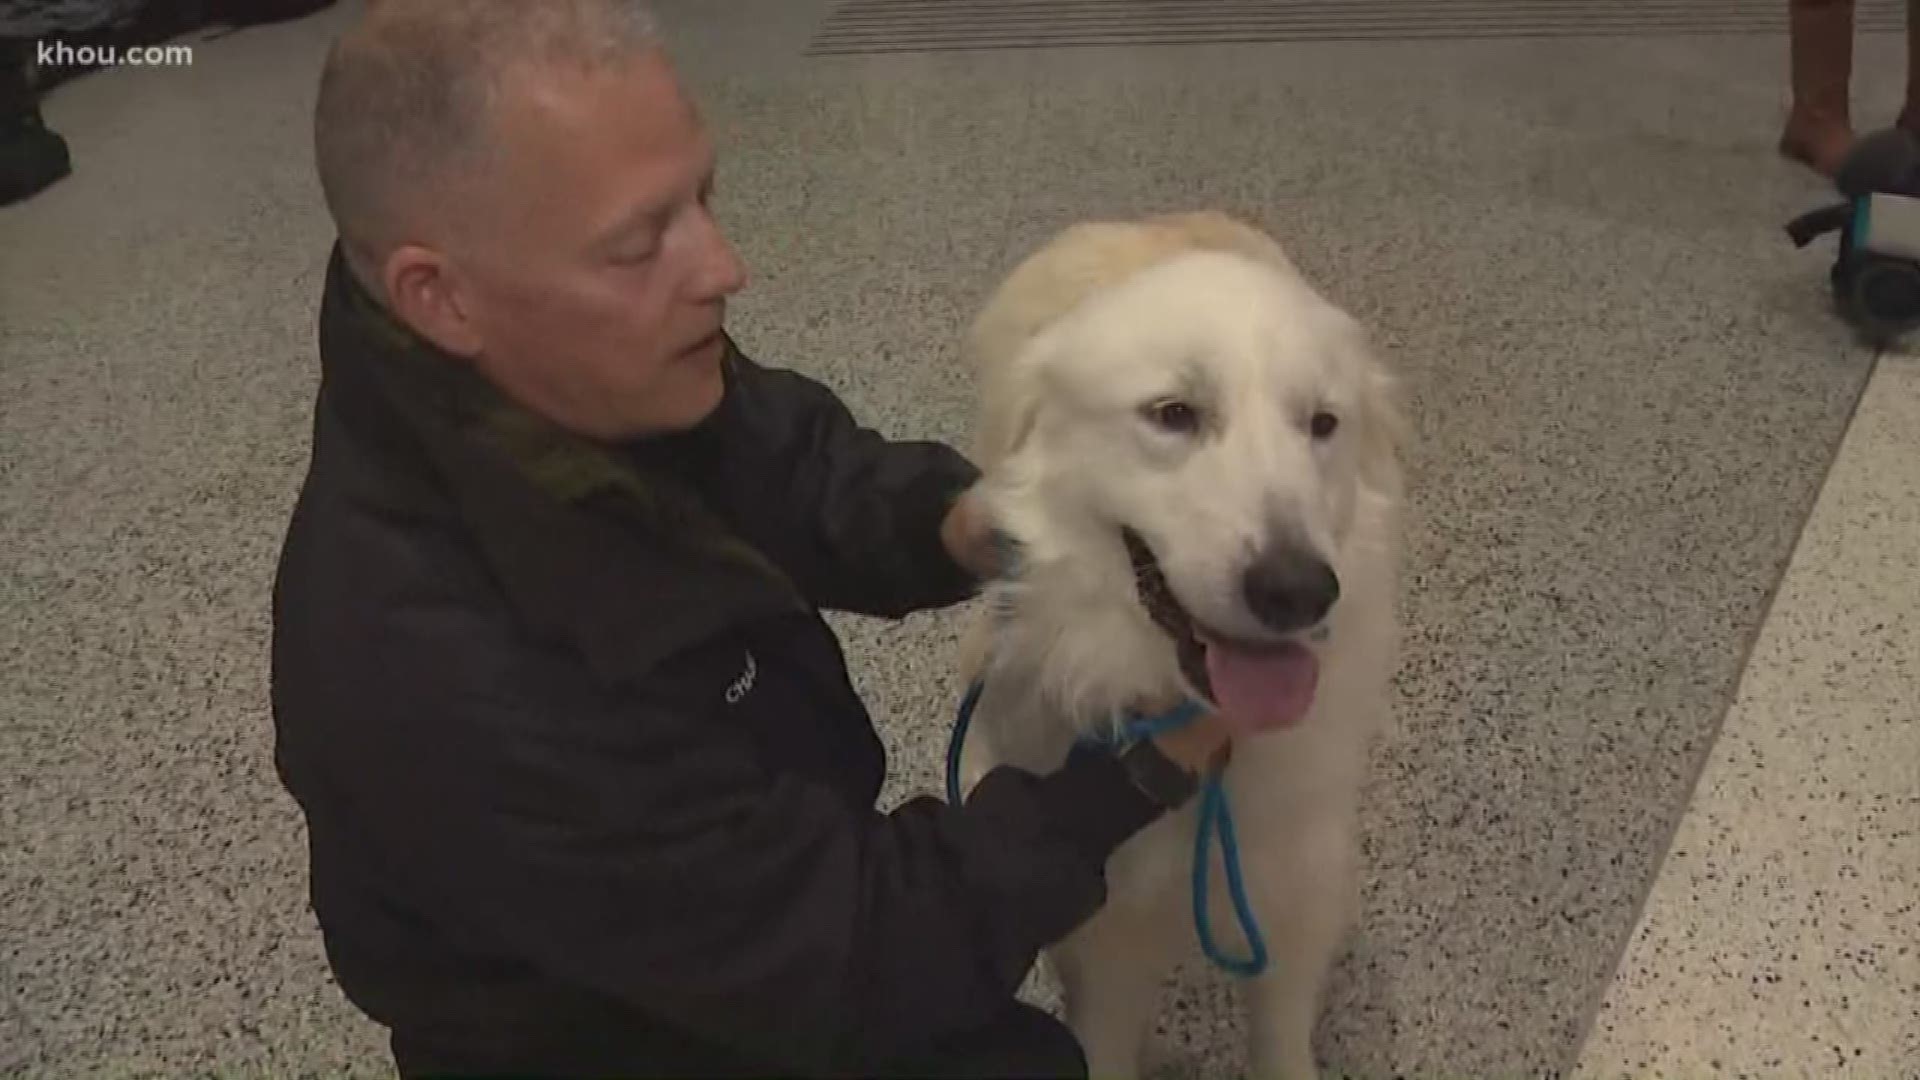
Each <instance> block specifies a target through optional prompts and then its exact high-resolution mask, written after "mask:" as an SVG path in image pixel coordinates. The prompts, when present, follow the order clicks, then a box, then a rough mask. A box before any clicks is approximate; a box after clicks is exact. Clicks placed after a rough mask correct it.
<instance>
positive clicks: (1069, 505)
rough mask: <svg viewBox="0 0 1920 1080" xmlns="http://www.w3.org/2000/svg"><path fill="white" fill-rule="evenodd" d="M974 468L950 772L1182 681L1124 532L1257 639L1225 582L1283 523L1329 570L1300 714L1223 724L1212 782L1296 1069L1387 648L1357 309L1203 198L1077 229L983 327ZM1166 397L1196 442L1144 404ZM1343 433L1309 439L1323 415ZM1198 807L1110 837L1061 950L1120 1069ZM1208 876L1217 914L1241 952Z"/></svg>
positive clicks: (1345, 864)
mask: <svg viewBox="0 0 1920 1080" xmlns="http://www.w3.org/2000/svg"><path fill="white" fill-rule="evenodd" d="M967 352H968V354H969V357H970V361H971V363H972V364H973V365H974V367H975V373H976V376H977V378H978V380H979V385H980V387H981V396H982V411H981V415H980V417H979V439H978V445H977V446H976V448H975V455H976V460H977V461H978V462H979V463H980V464H981V466H982V467H983V469H984V471H985V474H986V475H985V478H984V480H983V482H982V485H981V487H980V489H979V490H980V492H981V493H982V495H983V496H984V498H985V500H986V504H987V506H988V508H989V512H990V514H991V515H992V516H993V518H994V519H995V520H996V521H997V522H998V523H999V525H1000V526H1001V527H1002V529H1003V530H1004V531H1005V532H1006V533H1007V534H1008V535H1009V536H1010V537H1011V538H1012V539H1013V540H1014V541H1015V542H1016V543H1017V545H1018V550H1019V564H1018V568H1017V572H1016V573H1015V574H1014V575H1013V576H1012V577H1010V578H1009V579H1008V580H1006V581H1003V582H1001V583H999V584H997V585H996V586H995V587H994V589H993V590H992V594H991V596H990V600H991V603H990V605H989V612H988V614H987V616H986V617H985V618H983V620H982V622H981V623H980V625H978V626H977V627H976V628H975V632H974V633H973V634H972V635H971V637H970V644H969V647H968V650H967V652H968V657H967V660H966V664H967V666H968V668H969V671H968V675H969V676H970V677H971V676H974V675H979V676H981V677H984V679H985V680H986V687H985V691H984V693H983V695H982V697H981V700H980V703H979V707H978V711H977V713H976V717H977V719H976V723H975V724H974V729H973V734H972V737H971V738H970V740H969V743H968V747H967V751H966V755H965V758H964V759H963V760H964V775H965V777H966V783H967V785H968V786H971V784H972V782H973V781H974V780H976V779H977V778H978V777H979V776H980V775H981V774H983V773H984V772H985V771H986V770H987V769H988V768H990V767H992V766H993V765H994V764H997V763H1002V762H1006V763H1012V764H1016V765H1020V766H1023V767H1026V768H1029V769H1033V770H1035V771H1042V772H1044V771H1049V770H1051V769H1054V768H1057V767H1058V766H1059V764H1060V763H1061V761H1062V760H1063V759H1064V757H1065V755H1066V752H1067V750H1068V747H1069V744H1070V742H1071V741H1072V739H1073V738H1074V737H1075V735H1076V734H1079V733H1084V732H1088V731H1092V730H1095V729H1097V728H1099V727H1100V726H1101V725H1103V724H1107V723H1110V722H1111V718H1112V717H1113V716H1114V715H1115V714H1116V712H1117V711H1119V710H1123V709H1127V708H1140V707H1142V706H1143V705H1149V704H1152V703H1162V704H1164V703H1167V702H1169V701H1172V700H1177V699H1178V698H1179V697H1180V696H1181V695H1182V694H1183V693H1187V692H1189V690H1190V689H1191V688H1190V686H1189V684H1188V682H1187V681H1186V680H1184V679H1183V677H1182V675H1181V671H1180V668H1179V666H1178V664H1177V663H1176V662H1175V657H1174V649H1173V646H1172V643H1171V640H1170V638H1169V637H1168V636H1167V634H1166V633H1165V632H1163V630H1162V629H1161V628H1160V627H1159V626H1157V625H1156V624H1155V623H1154V622H1153V621H1152V620H1151V619H1150V618H1149V617H1148V616H1147V614H1146V613H1145V611H1144V610H1143V608H1142V606H1141V603H1140V601H1139V599H1138V598H1137V596H1136V589H1135V577H1134V572H1133V568H1132V566H1131V564H1130V562H1129V559H1128V553H1127V550H1126V548H1125V545H1124V543H1123V541H1122V539H1121V534H1120V528H1121V527H1129V528H1131V529H1133V530H1134V531H1135V532H1136V533H1138V534H1139V535H1140V536H1141V537H1142V538H1144V539H1145V540H1146V541H1147V543H1148V544H1149V545H1150V546H1151V547H1152V549H1153V550H1154V552H1155V554H1156V555H1157V557H1158V559H1159V562H1160V564H1161V567H1162V569H1163V570H1164V573H1165V576H1166V578H1167V580H1168V582H1169V583H1170V584H1171V586H1172V589H1173V591H1174V593H1175V595H1176V596H1177V597H1178V599H1179V601H1180V603H1181V605H1182V606H1183V607H1184V608H1186V610H1187V611H1188V612H1189V613H1191V614H1192V615H1193V616H1194V617H1195V618H1196V619H1198V620H1201V621H1203V622H1204V623H1205V624H1206V625H1208V626H1210V627H1213V628H1216V629H1218V630H1220V631H1223V632H1227V633H1232V634H1235V635H1244V636H1247V637H1249V638H1255V639H1257V638H1259V637H1260V635H1261V634H1262V633H1263V631H1262V629H1261V628H1260V627H1259V625H1258V623H1257V622H1255V621H1254V620H1253V618H1252V615H1251V614H1250V612H1249V611H1248V610H1247V607H1246V604H1245V602H1244V601H1243V600H1242V599H1240V590H1239V582H1240V580H1241V577H1240V575H1241V573H1242V571H1243V570H1244V568H1245V567H1246V565H1247V561H1248V559H1249V557H1250V555H1251V554H1252V553H1253V552H1254V551H1255V550H1256V549H1257V548H1258V547H1259V546H1260V545H1262V544H1263V543H1267V542H1269V541H1270V540H1271V539H1272V537H1273V535H1274V534H1275V533H1276V532H1280V533H1284V534H1286V535H1287V536H1289V537H1292V538H1294V541H1293V542H1296V543H1298V542H1304V543H1306V544H1308V545H1309V546H1310V547H1311V548H1312V549H1313V550H1315V551H1316V552H1317V553H1318V554H1319V555H1320V556H1321V557H1322V558H1324V559H1325V561H1327V562H1328V563H1329V564H1330V565H1331V566H1332V567H1333V568H1334V570H1335V571H1336V573H1337V574H1338V576H1339V578H1340V583H1341V595H1340V599H1339V601H1338V602H1337V604H1336V605H1335V607H1334V608H1333V610H1332V612H1331V614H1330V616H1329V619H1328V621H1327V623H1326V628H1327V629H1329V630H1330V635H1329V636H1328V637H1327V638H1326V640H1325V641H1324V643H1322V644H1320V645H1317V646H1315V648H1316V651H1317V652H1318V654H1319V657H1320V679H1319V686H1318V692H1317V695H1316V698H1315V702H1314V705H1313V707H1312V710H1311V712H1310V713H1309V714H1308V716H1307V718H1306V720H1305V721H1304V722H1303V723H1301V724H1300V725H1299V726H1297V727H1294V728H1290V729H1285V730H1280V731H1276V732H1271V733H1268V734H1264V735H1261V736H1258V737H1256V738H1251V739H1242V740H1240V741H1238V742H1237V743H1236V745H1235V747H1234V749H1233V756H1232V761H1231V764H1230V765H1229V767H1228V770H1227V774H1226V783H1227V790H1228V797H1229V799H1230V804H1231V807H1232V810H1233V813H1234V816H1235V825H1236V829H1237V832H1238V834H1239V840H1240V845H1241V857H1242V861H1243V865H1244V867H1245V871H1246V875H1247V879H1248V885H1249V889H1250V891H1251V893H1252V898H1253V902H1254V906H1255V910H1256V911H1257V912H1258V921H1259V925H1260V927H1261V930H1262V933H1263V934H1264V936H1265V937H1266V939H1267V943H1268V947H1269V950H1270V955H1271V960H1270V963H1269V967H1268V972H1267V974H1265V975H1263V976H1261V977H1258V978H1256V979H1253V980H1249V982H1248V983H1247V985H1246V986H1245V1000H1246V1005H1247V1009H1248V1017H1249V1023H1250V1033H1251V1044H1250V1046H1249V1053H1250V1060H1251V1063H1252V1066H1253V1070H1254V1073H1255V1075H1258V1076H1261V1077H1306V1076H1311V1075H1314V1073H1313V1070H1314V1057H1313V1051H1312V1047H1311V1034H1312V1030H1313V1027H1314V1024H1315V1020H1316V1017H1317V1014H1318V1012H1319V1002H1320V998H1321V991H1322V986H1323V983H1324V980H1325V976H1326V972H1327V969H1328V967H1329V966H1330V964H1331V962H1332V961H1333V959H1334V958H1335V955H1336V953H1337V951H1338V948H1339V943H1340V940H1341V938H1342V937H1343V936H1344V933H1345V930H1346V928H1347V925H1348V921H1349V918H1350V913H1351V910H1352V907H1353V897H1354V880H1355V864H1356V861H1357V841H1356V831H1355V816H1356V803H1357V801H1358V795H1359V791H1360V787H1361V784H1362V780H1363V775H1364V769H1365V761H1366V756H1367V745H1368V743H1369V742H1370V739H1371V736H1372V735H1373V734H1374V733H1375V732H1377V731H1378V730H1379V729H1380V727H1381V725H1382V723H1383V722H1384V721H1385V719H1386V718H1387V715H1388V712H1389V683H1390V679H1391V675H1392V670H1393V667H1394V663H1395V652H1396V648H1397V632H1396V626H1395V615H1394V609H1395V594H1396V584H1395V582H1396V576H1397V566H1396V563H1397V560H1398V546H1399V544H1398V533H1399V507H1400V502H1401V473H1400V466H1399V462H1398V458H1399V450H1400V441H1401V438H1402V426H1401V423H1400V420H1399V412H1398V408H1397V405H1396V396H1397V395H1396V384H1395V381H1394V379H1393V378H1392V376H1391V375H1390V374H1389V373H1388V371H1387V370H1386V369H1385V368H1384V366H1383V365H1382V363H1381V362H1380V360H1379V359H1378V358H1377V357H1376V356H1375V354H1374V352H1373V350H1372V348H1371V347H1370V345H1369V343H1368V340H1367V337H1366V335H1365V334H1364V332H1363V331H1362V330H1361V328H1360V327H1359V326H1358V324H1357V323H1356V322H1355V320H1353V319H1352V318H1350V317H1349V316H1348V315H1347V314H1346V313H1344V312H1343V311H1341V310H1340V309H1339V308H1337V307H1336V306H1335V305H1333V304H1332V303H1330V302H1328V301H1327V300H1325V299H1323V298H1322V297H1321V296H1320V295H1319V294H1318V293H1316V292H1315V291H1314V289H1313V288H1312V287H1311V286H1310V285H1309V284H1308V283H1307V282H1306V281H1305V280H1304V278H1303V277H1302V276H1301V275H1300V274H1299V273H1298V272H1297V271H1296V269H1295V268H1294V267H1293V265H1292V264H1291V262H1290V261H1289V260H1288V259H1287V257H1286V256H1285V255H1284V254H1283V252H1282V251H1281V249H1280V248H1279V246H1278V245H1277V244H1275V243H1274V241H1273V240H1272V239H1270V238H1269V237H1268V236H1266V235H1265V234H1263V233H1261V232H1259V231H1257V230H1255V229H1253V228H1252V227H1250V226H1248V225H1246V224H1243V223H1241V222H1239V221H1237V220H1234V219H1232V218H1229V217H1227V216H1225V215H1221V214H1217V213H1211V212H1202V213H1190V214H1177V215H1169V216H1164V217H1158V218H1151V219H1147V220H1143V221H1134V222H1099V223H1090V224H1084V225H1079V226H1076V227H1073V228H1071V229H1068V230H1067V231H1065V232H1064V233H1062V234H1060V235H1059V236H1057V237H1055V238H1054V239H1053V240H1052V241H1051V242H1050V243H1048V244H1047V245H1045V246H1044V247H1043V248H1041V249H1040V250H1039V251H1038V252H1036V253H1034V254H1033V255H1031V256H1030V257H1029V258H1028V259H1027V260H1026V261H1025V262H1024V263H1022V264H1021V265H1020V266H1019V267H1018V268H1016V269H1015V270H1014V272H1013V273H1012V274H1011V275H1010V276H1009V277H1008V278H1007V279H1006V280H1005V281H1004V282H1003V283H1002V284H1001V286H1000V288H999V289H998V290H997V292H996V293H995V294H994V295H993V296H992V297H991V298H990V299H989V301H988V302H987V304H986V306H985V308H984V310H983V311H982V312H981V314H980V316H979V317H978V319H977V321H976V322H975V324H974V326H973V328H972V331H971V333H970V334H969V337H968V340H967ZM1171 397H1178V398H1180V399H1182V400H1185V401H1189V402H1192V403H1193V404H1194V405H1195V407H1196V408H1198V409H1199V410H1200V413H1201V415H1202V417H1203V418H1204V422H1203V424H1202V426H1201V429H1200V431H1199V432H1198V433H1197V434H1193V435H1189V436H1184V437H1183V436H1180V435H1178V434H1175V433H1171V432H1169V431H1166V430H1163V429H1157V428H1155V427H1154V426H1153V425H1152V424H1151V423H1150V422H1148V420H1147V419H1146V417H1145V415H1144V414H1143V412H1142V410H1143V408H1146V407H1148V406H1149V405H1150V404H1151V403H1153V402H1155V401H1156V400H1164V399H1166V398H1171ZM1318 410H1327V411H1331V412H1333V413H1334V414H1335V415H1336V416H1337V417H1338V419H1339V427H1338V428H1337V430H1336V432H1335V433H1334V434H1333V435H1332V436H1331V437H1330V438H1327V439H1324V440H1320V441H1316V440H1314V439H1313V438H1312V437H1311V436H1310V434H1309V431H1308V426H1309V418H1310V417H1311V416H1312V415H1313V413H1314V412H1315V411H1318ZM1194 828H1195V818H1194V810H1193V809H1192V808H1191V807H1189V808H1187V809H1186V810H1184V811H1182V812H1180V813H1177V814H1173V815H1169V816H1168V817H1166V818H1164V819H1163V820H1161V821H1159V822H1156V823H1155V824H1153V825H1152V826H1149V827H1148V828H1147V829H1146V830H1144V831H1143V832H1142V833H1140V834H1139V835H1138V836H1136V837H1135V838H1133V839H1132V840H1130V841H1129V842H1128V843H1127V844H1125V845H1124V846H1123V847H1122V848H1121V849H1120V850H1119V851H1118V852H1116V853H1115V855H1114V857H1113V859H1112V861H1111V862H1110V864H1109V867H1108V878H1109V899H1108V902H1107V903H1106V905H1105V906H1104V907H1103V908H1102V909H1101V911H1100V913H1099V914H1098V915H1096V916H1095V917H1094V918H1093V919H1092V920H1091V921H1090V922H1089V923H1087V924H1086V925H1085V926H1083V927H1082V928H1080V929H1079V930H1078V931H1077V932H1076V933H1075V934H1074V935H1073V936H1072V937H1070V938H1069V939H1068V940H1067V941H1065V942H1063V943H1061V944H1060V946H1059V947H1058V948H1056V949H1055V950H1054V951H1053V954H1052V960H1053V962H1054V964H1055V967H1056V969H1057V971H1058V972H1059V974H1060V976H1061V978H1062V981H1063V983H1064V986H1065V991H1066V1009H1067V1016H1068V1021H1069V1023H1070V1024H1071V1025H1072V1027H1073V1029H1074V1031H1075V1033H1076V1034H1077V1035H1078V1036H1079V1038H1080V1041H1081V1044H1082V1046H1083V1047H1084V1048H1085V1050H1086V1052H1087V1057H1088V1062H1089V1066H1090V1068H1091V1070H1092V1074H1093V1075H1094V1076H1096V1077H1101V1078H1103V1080H1109V1078H1114V1077H1124V1076H1130V1075H1134V1074H1135V1073H1137V1072H1138V1070H1139V1068H1140V1065H1141V1062H1140V1057H1141V1052H1142V1051H1143V1049H1144V1047H1145V1037H1146V1035H1147V1033H1148V1032H1150V1031H1151V1028H1152V1020H1153V1015H1154V1012H1155V1008H1156V1003H1157V1001H1158V996H1159V991H1160V985H1161V982H1162V980H1163V978H1164V977H1165V976H1166V975H1167V974H1169V973H1170V971H1171V968H1172V967H1173V965H1174V964H1175V963H1176V962H1177V961H1179V960H1180V959H1182V958H1183V956H1184V955H1188V954H1197V948H1196V943H1195V936H1194V931H1193V928H1192V918H1191V914H1190V900H1189V868H1190V867H1189V864H1190V860H1191V858H1192V852H1193V836H1194ZM1217 862H1218V860H1217V858H1216V865H1215V866H1214V867H1213V874H1214V882H1215V884H1214V886H1213V889H1212V895H1213V897H1214V899H1215V905H1214V907H1215V910H1214V912H1213V926H1214V928H1215V934H1216V937H1217V939H1219V940H1220V941H1221V942H1222V943H1223V947H1226V948H1229V949H1233V950H1235V951H1243V950H1244V948H1245V943H1244V940H1243V939H1242V938H1241V936H1240V934H1239V933H1238V930H1237V924H1236V923H1235V921H1234V919H1233V915H1232V912H1231V909H1230V908H1229V907H1228V906H1227V901H1226V898H1225V897H1226V892H1225V887H1224V883H1223V878H1222V876H1221V869H1220V867H1219V866H1218V865H1217Z"/></svg>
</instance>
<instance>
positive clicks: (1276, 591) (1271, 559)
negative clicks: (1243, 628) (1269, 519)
mask: <svg viewBox="0 0 1920 1080" xmlns="http://www.w3.org/2000/svg"><path fill="white" fill-rule="evenodd" d="M1240 587H1241V591H1242V592H1243V593H1244V594H1245V596H1246V600H1247V609H1248V610H1250V611H1252V612H1253V617H1254V618H1256V619H1258V620H1260V623H1261V625H1263V626H1265V627H1266V628H1267V629H1269V630H1272V631H1274V632H1276V633H1282V634H1285V633H1291V632H1292V631H1295V630H1305V629H1307V628H1308V627H1310V626H1313V625H1315V624H1317V623H1318V622H1319V621H1320V620H1321V619H1324V618H1326V617H1327V612H1328V611H1330V610H1332V609H1333V604H1334V601H1336V600H1338V599H1340V577H1339V575H1337V574H1335V573H1334V572H1333V567H1331V566H1329V565H1327V561H1326V560H1325V559H1322V558H1321V557H1319V556H1318V555H1315V554H1313V553H1312V552H1311V551H1307V550H1305V549H1304V548H1302V547H1301V546H1300V545H1299V544H1278V545H1275V546H1273V547H1270V548H1268V549H1267V550H1265V551H1263V552H1261V553H1260V555H1259V556H1257V557H1256V558H1255V559H1254V561H1253V563H1252V564H1251V565H1249V566H1248V567H1247V570H1246V574H1245V575H1244V576H1243V577H1242V579H1241V586H1240Z"/></svg>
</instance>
